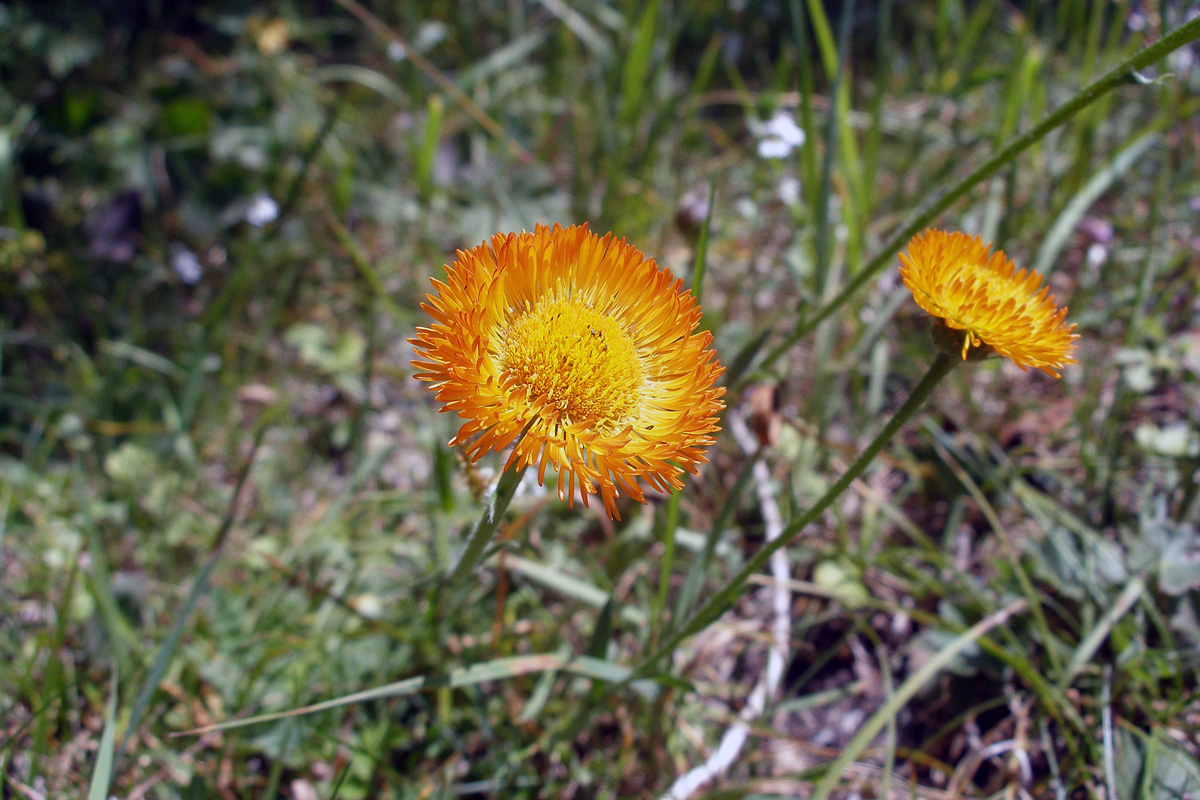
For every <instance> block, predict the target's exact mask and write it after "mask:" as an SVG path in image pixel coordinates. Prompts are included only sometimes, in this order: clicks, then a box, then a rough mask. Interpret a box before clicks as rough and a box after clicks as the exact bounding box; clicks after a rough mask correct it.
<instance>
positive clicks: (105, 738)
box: [87, 671, 117, 800]
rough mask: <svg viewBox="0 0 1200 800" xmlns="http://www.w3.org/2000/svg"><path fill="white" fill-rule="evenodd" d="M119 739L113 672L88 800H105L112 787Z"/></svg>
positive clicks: (114, 673)
mask: <svg viewBox="0 0 1200 800" xmlns="http://www.w3.org/2000/svg"><path fill="white" fill-rule="evenodd" d="M116 739H117V673H116V672H115V671H114V672H113V677H112V686H111V688H110V689H109V694H108V710H107V712H106V713H105V719H104V733H103V735H101V737H100V749H98V750H97V751H96V766H95V767H94V768H93V769H92V781H91V785H90V786H89V787H88V794H87V796H88V800H105V798H107V797H108V789H109V787H110V786H112V773H113V763H114V760H113V750H114V745H115V743H116Z"/></svg>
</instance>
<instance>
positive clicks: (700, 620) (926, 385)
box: [634, 352, 956, 677]
mask: <svg viewBox="0 0 1200 800" xmlns="http://www.w3.org/2000/svg"><path fill="white" fill-rule="evenodd" d="M955 363H956V362H955V361H954V360H953V359H952V358H950V357H949V356H947V355H946V354H945V353H940V352H939V353H938V355H937V358H935V359H934V361H933V363H932V364H931V365H930V366H929V371H928V372H926V373H925V377H924V378H922V379H921V382H920V383H918V384H917V386H916V388H914V389H913V391H912V394H911V395H909V397H908V399H907V400H905V401H904V405H903V406H901V407H900V410H899V411H897V412H896V413H895V415H894V416H893V417H892V418H891V419H890V420H888V422H887V424H886V425H884V426H883V430H881V431H880V432H879V435H878V436H876V437H875V439H874V440H873V441H872V442H871V443H870V444H869V445H867V447H866V449H864V450H863V451H862V453H860V454H859V456H858V458H856V459H855V460H854V463H853V464H851V465H850V466H849V467H848V468H847V469H846V471H845V472H844V473H843V474H842V477H840V478H838V480H837V482H836V483H834V484H833V485H832V486H830V487H829V490H828V491H826V492H825V494H824V495H823V496H822V497H821V499H820V500H818V501H817V502H816V503H815V504H814V505H813V506H811V507H810V508H809V509H808V511H806V512H804V513H803V514H801V515H800V516H799V517H798V518H796V519H795V520H793V521H792V523H791V524H790V525H788V526H787V528H785V529H784V531H783V533H782V534H781V535H780V536H779V538H778V539H775V540H774V541H772V542H769V543H767V544H765V545H763V546H762V547H761V548H760V549H759V551H758V552H757V553H755V554H754V555H753V556H751V557H750V559H749V560H748V561H747V562H746V564H745V566H743V567H742V569H741V570H739V571H738V573H737V574H736V575H734V576H733V577H732V578H731V579H730V580H729V581H728V582H727V583H726V584H725V586H724V587H723V588H722V589H721V590H720V591H719V592H717V593H716V594H714V595H713V596H712V598H711V599H709V601H708V602H707V603H705V604H704V605H703V606H702V607H701V608H700V610H699V611H697V612H696V613H695V614H693V615H692V617H691V618H690V619H689V620H688V621H687V622H686V623H685V624H683V625H680V626H679V628H678V629H677V630H676V632H675V633H673V634H672V635H671V636H669V637H668V638H667V640H666V641H665V642H663V644H661V645H660V646H659V648H658V650H656V651H654V652H653V653H651V654H650V655H649V656H647V657H646V658H645V659H644V660H643V661H642V664H641V666H640V667H638V669H637V670H635V672H634V674H635V675H636V676H637V677H645V676H646V675H648V674H649V673H650V671H651V669H652V668H653V666H654V664H656V663H657V662H658V661H660V660H661V659H662V658H663V657H665V656H666V655H667V654H669V653H671V652H673V651H674V650H675V648H676V647H678V646H679V644H680V643H681V642H683V640H684V639H686V638H688V637H689V636H691V635H693V634H695V633H697V632H699V631H700V630H702V629H703V628H704V627H706V626H707V625H708V624H709V623H711V622H712V621H713V620H715V619H716V618H717V617H719V616H720V615H721V614H722V613H724V612H725V611H726V609H728V608H729V607H730V606H732V605H733V604H734V602H735V601H736V600H737V598H738V595H739V593H740V592H741V589H742V587H743V586H745V584H746V581H748V580H750V576H751V575H753V574H755V573H756V572H759V571H760V570H761V569H762V568H763V567H764V566H766V564H767V562H768V561H769V560H770V558H771V556H772V555H774V553H775V552H776V551H777V550H779V549H780V548H782V547H786V546H787V545H789V544H791V543H792V541H793V540H794V539H795V538H796V537H797V536H799V534H800V533H802V532H803V531H804V529H805V528H807V527H808V525H809V523H811V522H813V521H814V520H816V519H817V518H818V517H820V516H821V514H823V513H825V510H826V509H827V508H829V507H830V506H831V505H833V501H834V500H836V499H837V498H838V497H840V496H841V494H842V492H844V491H846V489H847V488H848V487H849V486H850V484H851V483H853V482H854V481H855V480H856V479H857V478H858V476H860V475H862V474H863V472H865V471H866V469H867V467H868V466H869V465H870V464H871V462H872V461H873V460H875V456H877V455H878V454H879V451H880V450H882V449H883V448H884V446H885V445H886V444H887V443H888V442H889V441H891V438H892V437H893V436H895V435H896V431H898V430H900V426H902V425H903V424H904V423H905V422H907V421H908V420H909V418H910V417H912V415H913V414H915V413H916V412H917V409H919V408H920V407H921V406H922V405H924V404H925V401H926V400H928V399H929V395H930V394H932V393H933V389H934V387H936V386H937V385H938V383H940V382H941V380H942V378H944V377H946V376H947V375H948V374H950V370H952V369H954V366H955Z"/></svg>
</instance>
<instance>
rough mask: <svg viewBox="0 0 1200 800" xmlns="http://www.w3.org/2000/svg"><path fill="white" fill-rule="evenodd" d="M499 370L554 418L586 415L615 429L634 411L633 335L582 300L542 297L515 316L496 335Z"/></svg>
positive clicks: (639, 377) (638, 387) (637, 382)
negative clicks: (544, 402) (546, 406)
mask: <svg viewBox="0 0 1200 800" xmlns="http://www.w3.org/2000/svg"><path fill="white" fill-rule="evenodd" d="M500 340H501V343H500V348H499V363H500V370H501V376H502V377H503V378H504V380H505V382H511V383H509V385H511V386H514V387H528V389H529V399H530V400H537V399H538V398H540V397H543V396H544V397H545V398H546V399H547V401H548V403H549V405H550V406H551V407H552V408H555V409H557V411H558V420H559V421H561V422H563V423H564V424H574V423H578V422H584V421H587V420H592V425H593V429H594V430H597V431H599V432H604V433H614V432H617V431H619V430H620V429H621V428H623V427H624V426H625V425H627V424H628V423H629V422H630V421H632V419H633V418H634V417H635V416H636V415H637V411H638V409H639V407H640V405H641V402H642V382H643V374H642V365H641V361H640V360H639V359H638V355H637V350H636V348H635V347H634V343H633V338H632V337H631V336H630V335H629V332H628V331H627V330H625V329H624V328H623V327H622V326H621V325H620V323H618V322H617V320H616V319H614V318H612V317H610V316H608V315H606V314H602V313H600V312H598V311H596V310H595V309H593V308H592V307H591V306H589V305H587V304H586V303H584V302H582V301H580V300H577V299H572V298H570V297H565V298H557V299H552V298H546V299H544V300H542V301H541V302H539V303H538V304H537V305H536V306H535V307H533V308H531V309H530V310H528V311H527V312H525V313H524V314H521V315H520V316H518V317H516V319H514V320H513V321H512V322H511V323H510V324H509V325H508V327H507V328H506V329H505V330H504V331H503V332H502V333H501V335H500Z"/></svg>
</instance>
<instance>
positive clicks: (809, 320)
mask: <svg viewBox="0 0 1200 800" xmlns="http://www.w3.org/2000/svg"><path fill="white" fill-rule="evenodd" d="M1197 38H1200V17H1198V18H1196V19H1193V20H1190V21H1189V22H1185V23H1184V24H1183V25H1180V26H1179V27H1178V28H1176V29H1175V30H1173V31H1171V32H1170V33H1168V34H1167V35H1166V36H1164V37H1162V38H1161V39H1159V40H1158V41H1157V42H1155V43H1154V44H1151V45H1148V46H1146V47H1143V48H1142V49H1141V50H1139V51H1138V52H1136V53H1134V54H1133V55H1132V56H1130V57H1129V58H1128V59H1126V60H1125V61H1123V62H1121V63H1120V64H1118V65H1117V66H1116V67H1114V68H1113V69H1112V70H1110V71H1109V72H1107V73H1106V74H1105V75H1103V76H1102V77H1100V78H1098V79H1097V80H1095V81H1093V82H1092V83H1091V84H1089V85H1087V86H1085V87H1084V88H1083V89H1081V90H1080V91H1079V93H1078V94H1076V95H1075V96H1074V97H1072V98H1071V99H1070V100H1068V101H1067V102H1065V103H1063V104H1062V105H1061V106H1059V107H1058V108H1056V109H1055V110H1054V111H1052V112H1051V113H1050V114H1049V116H1047V117H1046V118H1045V119H1043V120H1042V121H1041V122H1039V123H1038V124H1037V125H1035V126H1033V127H1032V128H1030V129H1029V130H1028V131H1026V132H1025V133H1023V134H1021V135H1020V136H1018V137H1017V138H1015V139H1013V140H1012V141H1010V142H1009V143H1008V144H1007V145H1006V146H1005V147H1004V148H1003V149H1001V150H1000V152H998V153H996V154H995V155H994V156H992V157H991V158H989V159H988V160H987V161H986V162H984V164H983V165H982V166H980V167H979V168H978V169H976V170H975V171H974V172H972V173H971V174H970V175H968V176H967V177H965V178H963V179H962V180H961V181H959V182H958V183H957V184H955V185H954V186H953V187H952V188H951V189H950V190H949V191H947V192H946V193H945V194H943V195H941V196H940V197H937V198H936V199H934V200H933V201H932V202H929V203H927V204H926V205H925V207H924V208H923V209H922V210H920V211H918V212H917V213H916V214H915V215H914V216H913V218H912V219H911V220H909V222H908V224H907V225H905V226H904V227H903V228H901V229H900V230H899V231H897V232H896V233H895V234H894V235H893V236H892V238H891V239H889V240H888V242H887V243H886V244H885V245H883V247H882V248H880V250H879V252H878V253H877V254H876V255H875V257H874V258H872V259H871V260H870V261H869V262H867V264H866V266H864V267H863V268H862V269H860V270H858V272H857V273H855V275H854V277H853V278H851V279H850V281H849V282H848V283H847V284H846V286H845V288H843V289H842V291H841V292H840V293H839V294H838V295H837V297H835V298H833V299H832V300H830V301H829V302H828V303H826V304H825V305H824V306H822V307H821V308H820V309H819V310H818V311H817V312H816V313H815V314H813V315H812V316H805V317H802V318H801V319H800V320H799V321H798V322H797V324H796V327H795V329H794V330H793V331H792V332H791V333H790V334H788V336H787V337H786V338H785V339H784V340H783V341H782V342H780V343H779V344H778V345H776V346H775V348H773V349H772V350H771V351H770V352H769V353H767V356H766V358H765V359H764V360H763V366H764V367H770V365H771V364H774V363H775V362H776V361H778V360H779V359H780V358H781V357H782V356H783V355H784V354H785V353H787V352H788V351H789V350H791V349H792V347H793V346H794V345H795V344H796V343H797V342H799V341H800V340H801V339H803V338H804V337H805V336H807V335H808V334H810V333H812V331H813V330H814V329H815V328H816V327H817V326H818V325H820V324H821V323H822V322H824V321H825V320H826V319H828V318H829V316H830V315H831V314H833V312H834V311H837V310H838V309H839V308H841V307H842V306H843V305H844V304H845V303H846V301H847V300H849V299H850V298H851V297H852V296H853V295H854V294H855V292H857V291H858V290H859V289H861V288H862V287H863V286H864V285H865V284H866V283H867V282H868V281H870V280H871V279H872V278H874V277H875V275H876V274H878V273H879V272H880V271H881V270H883V269H884V268H885V267H886V266H888V264H890V263H891V262H892V259H893V258H894V257H895V254H896V253H897V252H899V250H900V248H901V247H903V246H904V244H905V243H906V242H907V241H908V240H909V239H911V238H912V237H913V236H914V235H915V234H917V233H919V232H920V231H922V230H924V229H925V228H926V227H927V226H928V225H929V224H930V223H931V222H933V221H934V220H935V219H937V217H938V216H939V215H940V214H941V213H942V212H943V211H945V210H946V209H947V208H949V207H950V206H952V205H953V204H954V203H955V202H957V201H958V200H960V199H961V198H963V197H964V196H966V194H967V193H968V192H970V191H971V190H972V189H974V188H975V187H976V186H978V185H979V184H981V183H983V182H984V181H985V180H987V179H988V178H990V177H991V176H992V175H995V174H996V173H997V172H999V171H1000V170H1001V169H1002V168H1003V167H1004V166H1005V165H1007V164H1008V163H1009V162H1010V161H1013V160H1014V159H1015V158H1016V157H1017V156H1018V155H1020V154H1021V153H1023V152H1024V151H1025V150H1028V149H1029V148H1030V147H1031V146H1033V145H1034V144H1036V143H1037V142H1039V141H1041V140H1042V139H1043V138H1045V136H1046V134H1048V133H1050V131H1052V130H1054V129H1055V128H1057V127H1058V126H1059V125H1062V124H1063V123H1065V122H1066V121H1067V120H1069V119H1071V117H1073V116H1075V115H1076V114H1078V113H1079V112H1080V111H1082V110H1083V109H1085V108H1087V107H1088V106H1090V105H1091V104H1092V103H1094V102H1096V101H1097V100H1099V99H1100V98H1101V97H1103V96H1104V95H1106V94H1108V93H1109V92H1111V91H1112V90H1113V89H1115V88H1117V87H1118V86H1120V85H1121V84H1124V83H1130V82H1136V81H1138V80H1139V78H1138V76H1137V72H1138V70H1141V69H1145V68H1146V67H1148V66H1150V65H1151V64H1153V63H1155V62H1156V61H1158V60H1159V59H1161V58H1163V57H1164V56H1166V55H1167V54H1168V53H1171V52H1173V51H1175V50H1178V49H1179V48H1180V47H1183V46H1184V45H1186V44H1188V43H1189V42H1191V41H1193V40H1195V39H1197ZM748 374H749V371H747V372H746V373H745V374H744V375H743V378H742V380H745V379H746V376H748Z"/></svg>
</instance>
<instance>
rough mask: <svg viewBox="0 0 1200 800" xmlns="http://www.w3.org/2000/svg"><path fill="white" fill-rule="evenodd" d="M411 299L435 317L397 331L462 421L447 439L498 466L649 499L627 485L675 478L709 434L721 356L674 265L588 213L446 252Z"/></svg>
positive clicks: (567, 490)
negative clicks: (598, 229) (580, 220)
mask: <svg viewBox="0 0 1200 800" xmlns="http://www.w3.org/2000/svg"><path fill="white" fill-rule="evenodd" d="M432 283H433V286H434V288H435V289H436V294H429V295H426V301H427V302H425V303H423V304H422V305H421V307H422V308H424V309H425V311H426V312H428V313H429V315H430V316H431V317H433V320H434V323H433V325H431V326H430V327H427V328H426V327H422V328H418V329H417V336H416V337H415V338H413V339H410V340H409V341H410V342H411V343H412V345H413V350H414V352H415V354H416V358H414V359H413V366H414V367H416V368H417V370H418V373H417V374H416V375H415V376H414V377H416V378H417V379H418V380H421V381H427V382H429V384H430V388H431V389H433V390H434V391H435V392H437V399H438V401H439V402H441V403H442V404H443V405H442V410H443V411H455V412H457V413H458V415H459V416H460V417H461V418H462V419H464V420H465V422H464V423H463V424H462V426H461V427H460V428H459V430H458V433H457V434H456V435H455V436H454V438H453V439H452V440H451V442H450V444H451V445H456V444H457V445H461V446H462V447H463V450H464V451H465V452H466V453H467V455H469V456H470V458H471V460H472V461H474V460H477V459H479V458H480V457H481V456H482V455H483V454H484V453H487V452H489V451H499V450H502V449H504V448H505V447H508V446H509V445H510V444H512V443H513V441H514V440H515V439H517V437H518V435H520V434H521V433H522V431H524V436H522V437H521V439H520V441H519V442H518V443H517V445H516V446H515V447H514V448H513V451H512V455H511V456H509V459H508V463H507V464H506V465H505V469H509V468H514V465H515V468H521V467H524V466H526V465H529V464H534V463H536V464H537V468H538V482H539V483H541V482H542V480H543V479H544V477H545V473H546V468H547V466H550V465H553V466H554V468H555V469H556V470H557V472H558V495H559V497H560V498H567V499H568V500H569V501H570V500H573V499H574V494H575V485H576V484H578V486H579V488H580V489H581V490H582V492H583V501H584V505H587V500H588V495H589V494H597V493H598V494H599V495H600V496H601V498H602V500H603V502H604V507H605V509H606V510H607V511H608V514H609V516H612V517H615V518H618V519H619V518H620V515H619V514H618V513H617V509H616V498H617V497H618V496H620V495H621V494H626V495H628V496H630V497H632V498H633V499H635V500H637V501H639V502H643V503H644V502H645V494H644V492H643V489H642V488H641V486H640V485H639V483H638V479H641V480H644V481H645V482H646V483H648V484H649V485H651V486H653V487H655V488H656V489H658V490H660V491H667V490H668V489H680V488H682V487H683V482H682V480H680V476H681V475H682V474H683V472H684V471H685V470H686V471H688V472H691V473H693V474H695V472H696V469H697V466H696V465H697V464H699V463H702V462H704V461H706V460H707V459H706V458H705V457H704V449H705V448H706V447H708V446H709V445H711V444H712V443H713V437H712V435H711V434H712V433H713V432H715V431H717V430H718V429H719V428H718V426H717V413H718V412H719V411H720V410H721V409H722V408H724V405H725V404H724V402H723V401H722V400H721V397H722V395H724V393H725V389H724V387H720V386H714V383H715V382H716V380H717V378H718V377H719V376H720V375H721V373H722V372H723V368H722V367H721V366H720V364H718V363H717V361H716V358H715V353H714V352H713V350H711V349H709V346H710V345H711V344H712V334H710V333H708V332H701V333H697V332H696V326H697V325H698V324H699V322H700V315H701V311H700V307H699V306H698V305H697V304H696V300H695V298H693V297H692V295H691V293H690V292H688V291H687V290H686V289H684V288H683V281H681V280H676V279H675V277H674V276H673V275H672V274H671V272H670V270H666V269H659V267H658V265H657V264H656V263H655V262H654V260H653V259H648V258H646V257H645V256H644V255H643V254H642V253H641V251H639V250H638V249H637V248H636V247H633V246H632V245H630V244H627V243H626V242H625V240H624V239H622V240H619V241H617V240H614V239H613V236H612V234H608V235H606V236H604V237H600V236H597V235H595V234H594V233H591V232H589V231H588V229H587V226H586V225H575V226H572V227H570V228H565V229H564V228H562V227H561V226H559V225H555V226H554V229H553V230H551V229H549V228H546V227H545V226H541V225H539V226H537V228H536V229H535V230H534V232H533V233H525V232H522V233H508V234H500V233H498V234H496V235H495V236H493V237H492V240H491V242H484V243H483V244H481V245H479V246H478V247H476V248H473V249H472V250H467V251H463V250H460V251H458V254H457V259H456V260H455V262H454V263H453V264H452V265H450V266H449V267H446V281H445V282H442V281H437V280H434V281H432Z"/></svg>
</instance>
